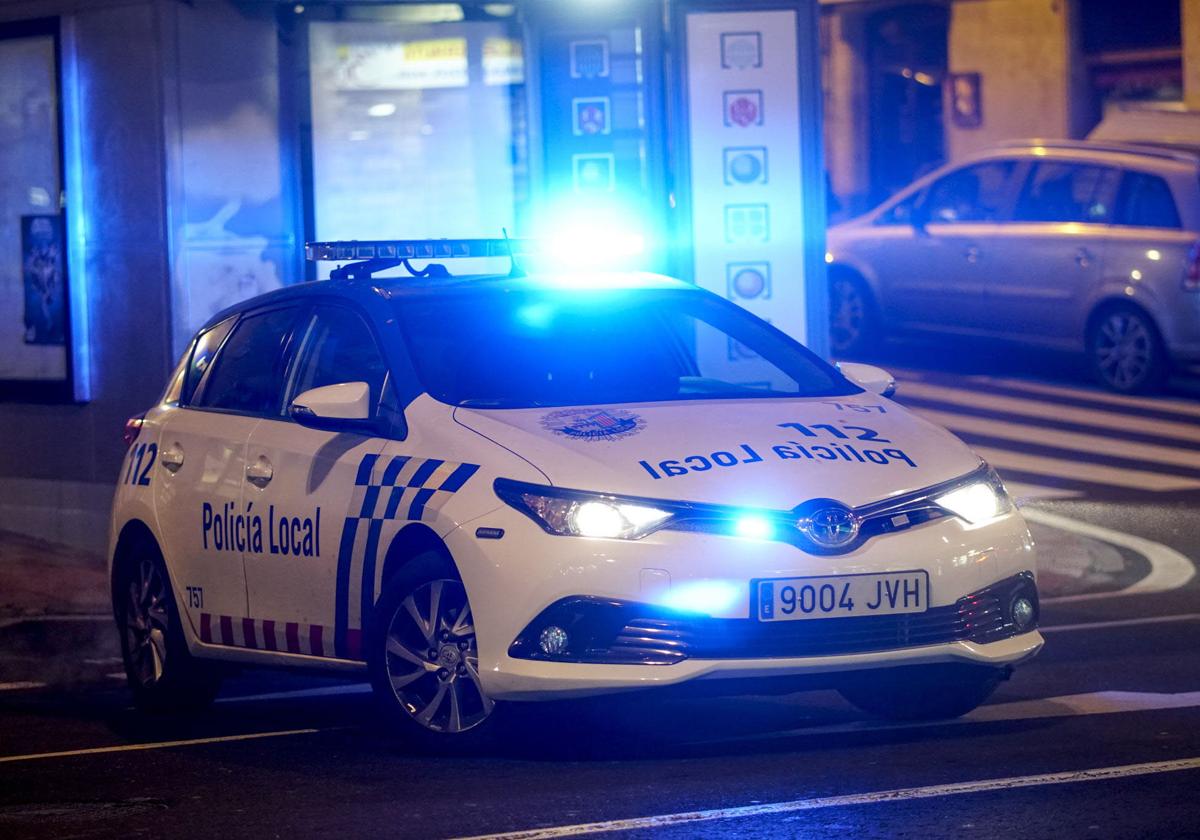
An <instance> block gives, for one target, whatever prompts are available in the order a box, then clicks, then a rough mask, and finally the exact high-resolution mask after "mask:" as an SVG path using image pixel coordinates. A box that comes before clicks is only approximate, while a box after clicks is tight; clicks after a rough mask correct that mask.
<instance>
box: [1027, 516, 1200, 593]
mask: <svg viewBox="0 0 1200 840" xmlns="http://www.w3.org/2000/svg"><path fill="white" fill-rule="evenodd" d="M1021 512H1022V513H1023V514H1024V515H1025V518H1026V519H1027V520H1029V521H1030V522H1037V523H1038V524H1039V525H1048V526H1050V527H1051V528H1058V529H1059V530H1060V531H1070V532H1071V533H1074V534H1080V535H1082V536H1085V537H1091V538H1093V539H1097V540H1102V541H1104V542H1107V543H1111V544H1113V545H1119V546H1122V547H1123V548H1128V549H1130V550H1132V551H1136V552H1137V553H1138V554H1140V555H1142V556H1143V557H1145V558H1146V560H1148V561H1149V563H1150V574H1148V575H1146V576H1145V577H1144V578H1142V579H1141V580H1139V581H1136V582H1135V583H1133V584H1132V585H1130V586H1127V587H1125V588H1124V589H1121V590H1118V591H1117V592H1089V593H1086V594H1083V595H1060V596H1058V597H1056V598H1043V599H1042V603H1046V604H1064V603H1067V602H1070V601H1094V600H1097V599H1099V598H1116V597H1120V596H1123V595H1145V594H1147V593H1150V592H1167V591H1169V590H1172V589H1178V588H1179V587H1181V586H1184V585H1186V584H1187V583H1188V581H1190V580H1191V579H1192V578H1193V577H1195V576H1196V566H1195V565H1194V564H1193V563H1192V561H1191V560H1190V559H1188V558H1187V557H1185V556H1183V555H1182V554H1180V553H1179V552H1178V551H1176V550H1175V549H1173V548H1170V547H1169V546H1165V545H1163V544H1162V543H1157V542H1154V541H1153V540H1148V539H1144V538H1142V537H1137V536H1134V535H1133V534H1126V533H1124V532H1123V531H1114V530H1112V529H1111V528H1102V527H1100V526H1099V525H1092V524H1091V523H1088V522H1080V521H1078V520H1076V519H1068V518H1067V517H1065V516H1059V515H1058V514H1055V513H1048V512H1046V511H1044V510H1035V509H1033V508H1025V509H1024V510H1022V511H1021Z"/></svg>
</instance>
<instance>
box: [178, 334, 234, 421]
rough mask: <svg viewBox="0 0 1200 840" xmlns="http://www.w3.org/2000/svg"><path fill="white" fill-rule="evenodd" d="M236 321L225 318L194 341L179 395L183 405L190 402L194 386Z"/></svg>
mask: <svg viewBox="0 0 1200 840" xmlns="http://www.w3.org/2000/svg"><path fill="white" fill-rule="evenodd" d="M236 320H237V318H226V319H225V320H224V321H222V322H221V323H219V324H217V325H216V326H215V327H213V328H212V329H210V330H208V331H206V332H204V333H203V334H201V335H200V337H199V338H198V339H196V350H195V352H194V353H192V360H191V362H190V363H189V364H188V374H187V380H186V381H185V382H184V384H183V391H182V392H181V393H180V395H179V397H180V400H181V401H182V402H183V403H185V404H186V403H187V402H188V401H189V400H191V398H192V394H194V393H195V392H196V386H197V385H199V384H200V380H201V379H203V378H204V374H205V373H206V372H207V371H208V367H209V365H210V364H212V360H213V356H215V355H216V354H217V348H219V347H220V346H221V342H222V341H224V340H225V336H227V335H229V329H230V328H231V327H232V326H233V324H234V322H235V321H236Z"/></svg>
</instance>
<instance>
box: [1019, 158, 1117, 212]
mask: <svg viewBox="0 0 1200 840" xmlns="http://www.w3.org/2000/svg"><path fill="white" fill-rule="evenodd" d="M1119 177H1120V174H1119V173H1118V172H1117V170H1115V169H1111V168H1109V167H1107V166H1088V165H1085V164H1078V163H1058V162H1055V161H1045V162H1042V163H1038V164H1037V165H1036V166H1034V168H1033V172H1032V173H1030V175H1029V178H1028V180H1026V182H1025V187H1024V189H1022V190H1021V197H1020V198H1019V199H1017V208H1016V210H1015V211H1014V213H1013V220H1014V221H1018V222H1093V223H1099V224H1106V223H1107V222H1108V220H1109V219H1110V218H1111V217H1112V206H1113V195H1114V194H1115V193H1116V186H1117V179H1118V178H1119Z"/></svg>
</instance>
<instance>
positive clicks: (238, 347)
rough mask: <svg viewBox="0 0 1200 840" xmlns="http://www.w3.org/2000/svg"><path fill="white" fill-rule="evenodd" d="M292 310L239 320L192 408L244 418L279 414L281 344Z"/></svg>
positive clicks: (281, 386) (287, 330) (281, 401)
mask: <svg viewBox="0 0 1200 840" xmlns="http://www.w3.org/2000/svg"><path fill="white" fill-rule="evenodd" d="M296 313H297V310H295V309H275V310H272V311H270V312H265V313H263V314H261V315H252V316H250V317H249V318H243V319H242V320H241V322H240V323H238V325H237V328H236V329H235V330H234V331H233V335H231V336H229V340H228V341H226V342H225V344H224V346H223V347H222V348H221V350H220V353H219V354H218V355H217V359H216V362H215V363H214V365H213V369H212V373H210V374H209V375H208V379H207V380H206V381H205V383H204V389H203V391H202V392H201V394H200V397H199V399H198V400H196V401H195V402H194V403H193V404H194V405H198V406H202V407H206V408H221V409H225V410H227V411H239V412H245V413H248V414H270V415H277V414H279V412H280V410H281V407H282V403H283V365H282V353H283V347H284V342H285V341H286V340H287V337H288V333H289V332H290V330H291V326H292V322H293V321H294V320H295V318H296Z"/></svg>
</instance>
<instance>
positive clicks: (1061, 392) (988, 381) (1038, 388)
mask: <svg viewBox="0 0 1200 840" xmlns="http://www.w3.org/2000/svg"><path fill="white" fill-rule="evenodd" d="M968 381H970V382H978V383H980V384H981V385H995V386H998V387H1001V388H1011V389H1013V390H1020V391H1027V392H1029V393H1031V394H1045V395H1047V396H1052V397H1068V398H1071V399H1080V400H1090V401H1092V402H1099V403H1108V404H1109V405H1114V406H1120V407H1122V408H1132V409H1139V408H1141V409H1149V410H1154V411H1172V412H1175V413H1177V414H1190V415H1193V416H1195V417H1197V418H1200V402H1197V401H1194V400H1177V399H1167V398H1160V397H1129V396H1125V395H1124V394H1112V393H1109V392H1108V391H1099V390H1091V389H1087V388H1071V387H1067V386H1063V385H1049V384H1046V383H1044V382H1022V381H1021V380H1019V379H1003V378H1000V377H994V376H971V377H968ZM901 387H903V386H901Z"/></svg>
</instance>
